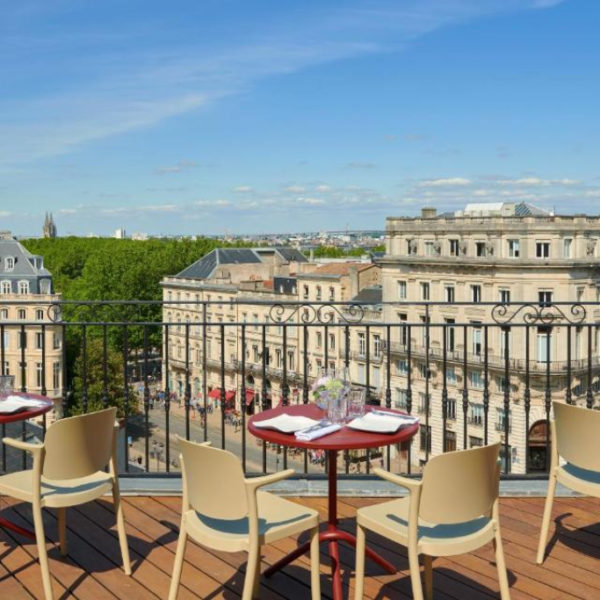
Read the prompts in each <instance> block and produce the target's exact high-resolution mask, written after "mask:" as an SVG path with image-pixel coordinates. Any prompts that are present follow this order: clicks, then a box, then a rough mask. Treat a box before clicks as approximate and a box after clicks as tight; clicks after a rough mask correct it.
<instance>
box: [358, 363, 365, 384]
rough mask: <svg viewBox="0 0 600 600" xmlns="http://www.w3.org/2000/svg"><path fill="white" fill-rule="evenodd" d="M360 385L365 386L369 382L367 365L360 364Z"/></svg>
mask: <svg viewBox="0 0 600 600" xmlns="http://www.w3.org/2000/svg"><path fill="white" fill-rule="evenodd" d="M357 366H358V383H360V384H362V385H364V384H365V383H366V381H367V371H366V368H365V365H363V364H360V363H359V364H358V365H357Z"/></svg>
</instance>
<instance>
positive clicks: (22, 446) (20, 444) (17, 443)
mask: <svg viewBox="0 0 600 600" xmlns="http://www.w3.org/2000/svg"><path fill="white" fill-rule="evenodd" d="M2 442H3V443H4V444H6V445H7V446H12V447H13V448H17V450H25V451H26V452H31V454H34V455H35V454H39V453H40V452H41V451H42V450H43V448H44V444H30V443H29V442H24V441H22V440H16V439H14V438H10V437H5V438H2Z"/></svg>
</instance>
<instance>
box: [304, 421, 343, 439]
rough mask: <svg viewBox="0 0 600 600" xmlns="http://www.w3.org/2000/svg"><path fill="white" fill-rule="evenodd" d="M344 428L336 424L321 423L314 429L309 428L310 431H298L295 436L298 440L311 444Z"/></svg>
mask: <svg viewBox="0 0 600 600" xmlns="http://www.w3.org/2000/svg"><path fill="white" fill-rule="evenodd" d="M341 428H342V426H341V425H338V424H336V423H323V424H321V423H319V424H318V425H314V426H313V427H309V428H308V429H303V430H302V431H296V433H295V434H294V435H295V436H296V439H297V440H300V441H302V442H310V441H311V440H316V439H317V438H320V437H323V436H324V435H328V434H330V433H333V432H334V431H337V430H338V429H341Z"/></svg>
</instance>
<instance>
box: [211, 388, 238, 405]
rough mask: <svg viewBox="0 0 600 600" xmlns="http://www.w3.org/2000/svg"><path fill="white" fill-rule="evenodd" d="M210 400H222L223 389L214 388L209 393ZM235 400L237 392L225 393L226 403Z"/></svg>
mask: <svg viewBox="0 0 600 600" xmlns="http://www.w3.org/2000/svg"><path fill="white" fill-rule="evenodd" d="M208 397H209V398H216V399H217V400H220V399H221V388H214V389H212V390H210V392H208ZM234 398H235V390H226V391H225V402H231V401H232V400H233V399H234Z"/></svg>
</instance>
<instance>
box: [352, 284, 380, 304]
mask: <svg viewBox="0 0 600 600" xmlns="http://www.w3.org/2000/svg"><path fill="white" fill-rule="evenodd" d="M382 300H383V292H382V289H381V286H380V285H372V286H370V287H366V288H363V289H362V290H361V291H360V292H359V293H358V294H357V295H356V296H354V298H352V300H351V302H358V303H360V304H381V302H382Z"/></svg>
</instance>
